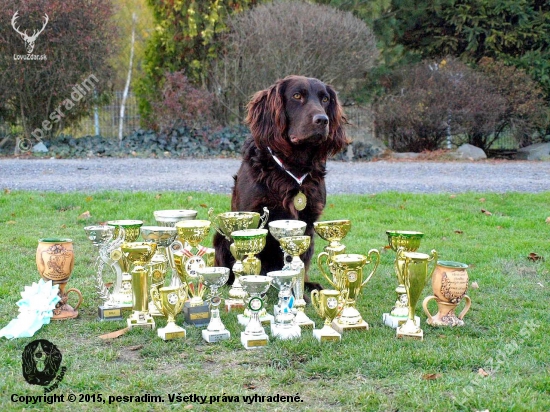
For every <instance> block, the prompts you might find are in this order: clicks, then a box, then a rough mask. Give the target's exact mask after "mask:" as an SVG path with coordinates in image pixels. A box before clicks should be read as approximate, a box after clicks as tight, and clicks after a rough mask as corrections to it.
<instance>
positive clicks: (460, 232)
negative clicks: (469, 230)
mask: <svg viewBox="0 0 550 412" xmlns="http://www.w3.org/2000/svg"><path fill="white" fill-rule="evenodd" d="M455 233H457V234H459V235H461V234H463V233H464V232H463V231H462V230H455Z"/></svg>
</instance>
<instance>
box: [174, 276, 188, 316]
mask: <svg viewBox="0 0 550 412" xmlns="http://www.w3.org/2000/svg"><path fill="white" fill-rule="evenodd" d="M178 296H179V300H178V303H177V304H176V307H175V309H176V310H175V312H176V313H179V312H181V308H182V307H183V305H184V304H185V301H186V300H187V297H188V296H189V290H188V285H187V283H182V284H181V286H180V288H179V289H178Z"/></svg>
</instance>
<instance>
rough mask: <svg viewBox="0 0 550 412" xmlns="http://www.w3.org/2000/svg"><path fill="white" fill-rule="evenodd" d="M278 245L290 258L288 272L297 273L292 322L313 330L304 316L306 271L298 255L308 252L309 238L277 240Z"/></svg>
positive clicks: (312, 326) (295, 237) (307, 318)
mask: <svg viewBox="0 0 550 412" xmlns="http://www.w3.org/2000/svg"><path fill="white" fill-rule="evenodd" d="M279 243H280V245H281V247H282V248H283V250H284V251H285V253H287V254H288V255H289V256H292V260H291V262H290V263H289V264H288V266H287V269H288V270H295V271H297V272H298V279H297V280H296V283H295V284H294V287H293V292H294V298H295V299H296V300H295V301H294V307H295V308H296V311H297V312H296V319H295V320H294V321H295V322H296V323H297V324H298V325H299V326H300V327H302V328H314V327H315V323H314V322H313V321H312V320H311V319H310V318H309V317H308V316H307V315H306V313H305V307H306V301H305V299H304V284H305V276H306V270H305V265H304V262H303V261H302V259H300V255H301V254H302V253H304V252H305V251H306V250H308V248H309V245H310V243H311V236H287V237H282V238H280V239H279Z"/></svg>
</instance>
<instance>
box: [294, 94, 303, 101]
mask: <svg viewBox="0 0 550 412" xmlns="http://www.w3.org/2000/svg"><path fill="white" fill-rule="evenodd" d="M292 97H293V98H294V99H296V100H301V99H302V95H301V94H300V93H294V94H293V95H292Z"/></svg>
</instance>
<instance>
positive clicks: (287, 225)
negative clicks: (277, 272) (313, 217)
mask: <svg viewBox="0 0 550 412" xmlns="http://www.w3.org/2000/svg"><path fill="white" fill-rule="evenodd" d="M268 226H269V233H271V236H273V237H274V238H275V240H277V241H279V239H281V238H282V237H288V236H303V235H304V233H306V227H307V223H306V222H302V221H301V220H274V221H272V222H269V223H268ZM281 249H282V247H281ZM291 261H292V256H290V255H289V254H288V253H286V252H285V251H284V250H283V270H287V269H290V262H291Z"/></svg>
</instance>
